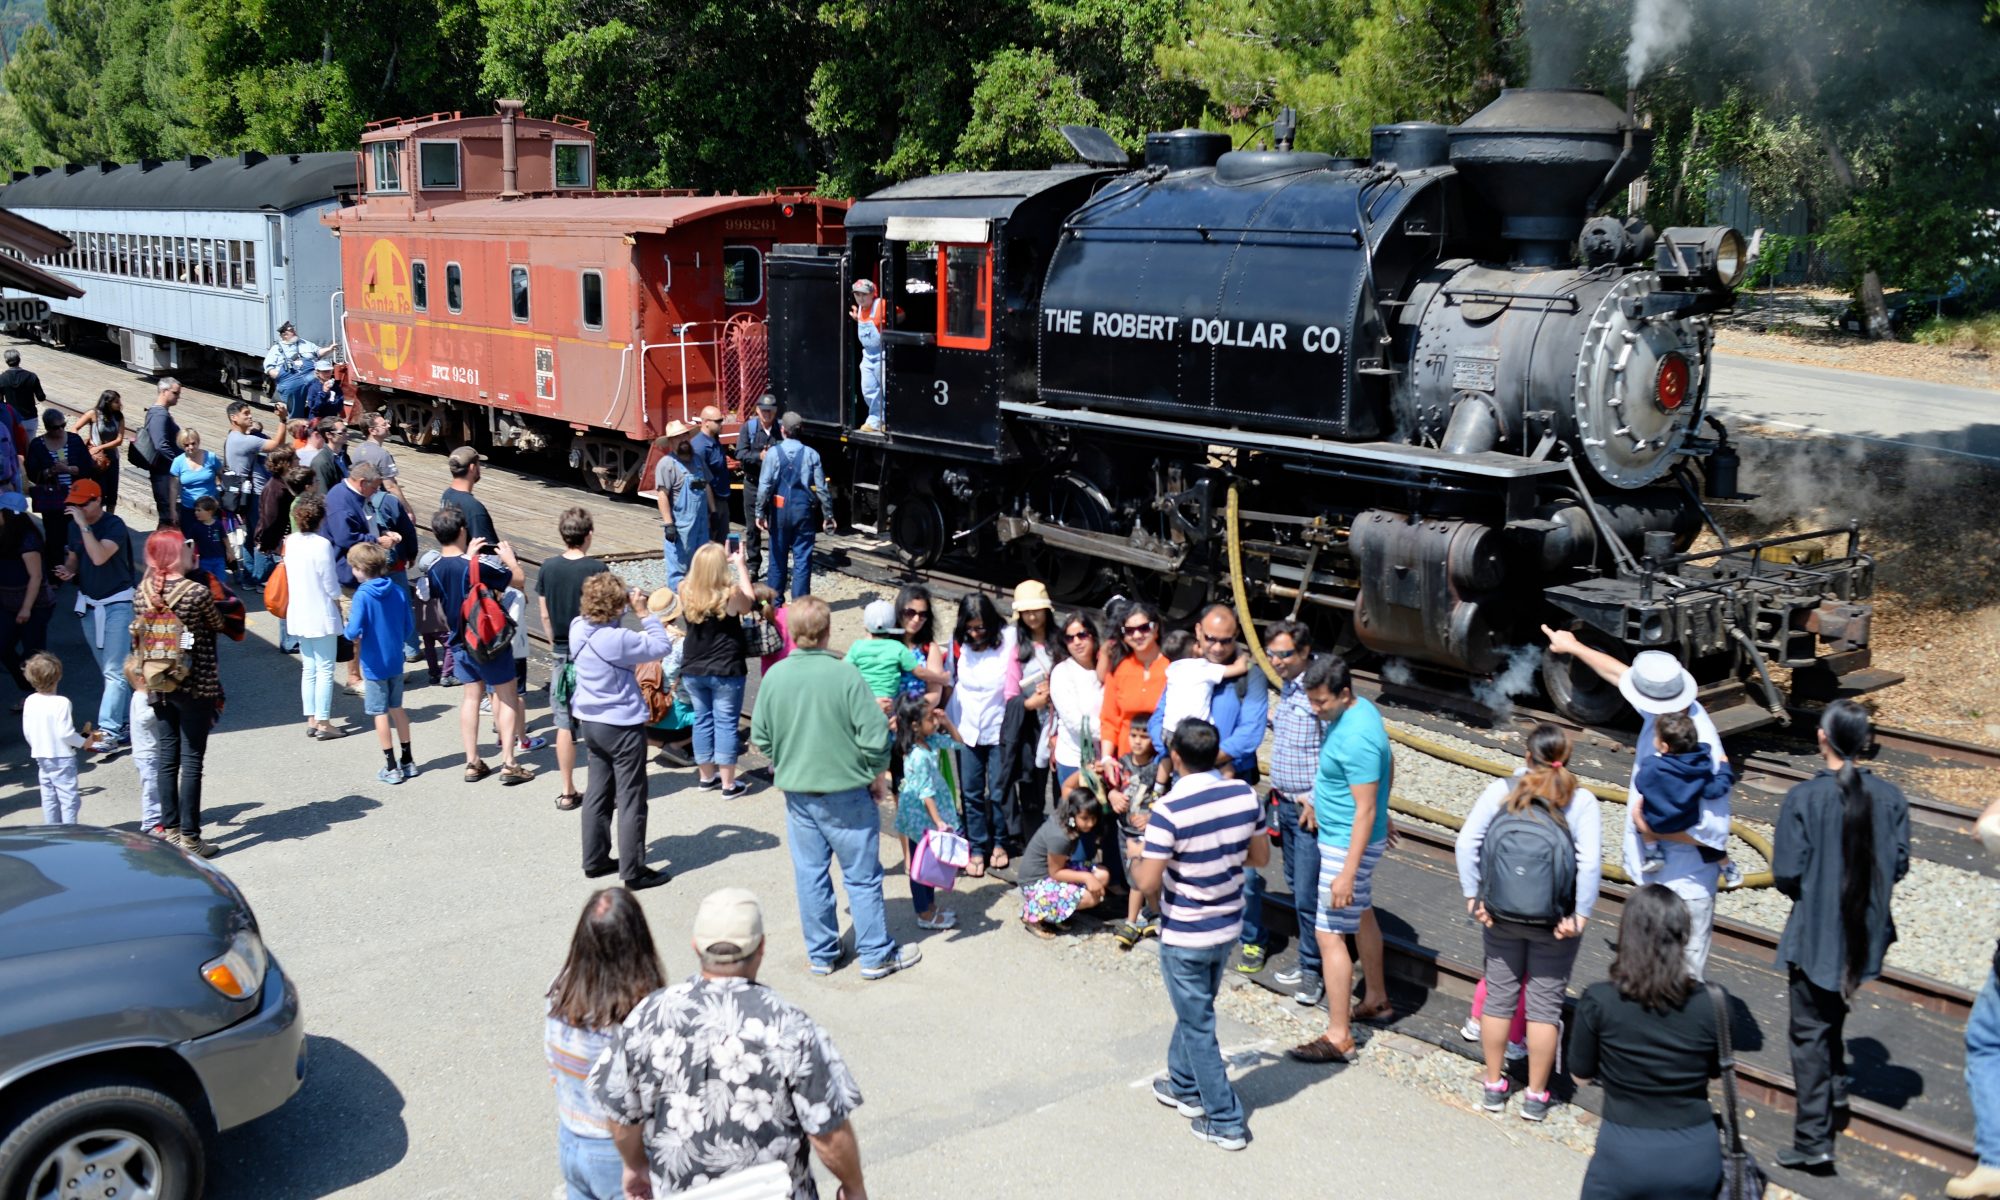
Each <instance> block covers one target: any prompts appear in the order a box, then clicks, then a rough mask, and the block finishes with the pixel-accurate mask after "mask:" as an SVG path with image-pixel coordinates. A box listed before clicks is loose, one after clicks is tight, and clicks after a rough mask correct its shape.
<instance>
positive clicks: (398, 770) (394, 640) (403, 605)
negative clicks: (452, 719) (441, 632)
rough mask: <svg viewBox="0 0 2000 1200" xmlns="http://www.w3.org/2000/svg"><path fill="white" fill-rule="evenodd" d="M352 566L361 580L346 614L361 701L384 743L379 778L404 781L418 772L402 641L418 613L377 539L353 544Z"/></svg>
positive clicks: (350, 568)
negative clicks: (399, 750) (399, 752)
mask: <svg viewBox="0 0 2000 1200" xmlns="http://www.w3.org/2000/svg"><path fill="white" fill-rule="evenodd" d="M347 566H348V569H349V570H351V571H353V572H354V578H355V581H356V586H355V589H354V602H353V604H352V605H351V606H350V607H349V608H348V614H347V630H346V633H347V640H349V641H351V642H353V643H354V644H355V645H356V646H357V647H359V653H360V657H361V680H362V685H363V692H364V693H365V695H364V696H363V699H362V706H363V709H364V711H366V712H367V713H368V715H369V716H371V717H374V718H375V737H376V739H377V740H378V741H380V743H381V745H382V769H381V770H379V771H377V772H375V778H377V779H379V780H381V781H382V782H383V783H401V782H403V781H404V780H405V779H415V778H416V777H417V763H416V759H414V758H413V757H411V755H410V714H409V713H408V712H405V711H404V709H403V643H404V642H405V641H406V640H407V639H408V638H409V636H410V631H411V628H412V627H413V625H414V624H415V621H416V618H415V616H414V615H412V613H411V612H410V600H409V597H407V596H405V595H404V594H403V590H402V589H401V588H399V587H397V586H396V583H395V581H394V580H392V579H390V578H389V577H388V570H389V555H388V552H387V551H385V550H383V549H382V547H381V546H380V545H379V544H378V543H376V542H356V543H355V544H354V545H353V546H350V547H349V548H348V551H347ZM391 725H394V726H395V729H396V737H397V739H398V740H400V741H401V742H402V743H403V758H402V761H401V762H398V761H397V760H396V749H395V746H394V745H393V744H392V743H391V742H390V741H389V727H390V726H391Z"/></svg>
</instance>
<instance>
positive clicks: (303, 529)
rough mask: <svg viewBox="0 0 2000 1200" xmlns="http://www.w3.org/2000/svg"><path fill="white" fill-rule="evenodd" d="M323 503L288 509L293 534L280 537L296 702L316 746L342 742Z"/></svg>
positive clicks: (336, 595)
mask: <svg viewBox="0 0 2000 1200" xmlns="http://www.w3.org/2000/svg"><path fill="white" fill-rule="evenodd" d="M325 520H326V501H324V500H321V499H320V498H319V497H318V496H306V497H305V498H303V499H301V500H300V501H299V502H298V503H297V504H294V505H293V506H292V521H293V522H294V523H295V524H296V525H297V526H298V532H297V533H294V534H291V535H290V536H288V537H286V538H285V543H284V559H285V586H286V587H287V588H288V589H289V590H290V592H291V602H290V607H289V608H288V609H287V610H286V612H285V628H286V630H287V632H289V633H290V634H291V636H292V637H294V638H297V639H298V643H299V703H300V705H301V707H302V708H303V709H304V711H305V716H306V736H307V737H309V738H317V739H319V740H320V741H328V742H330V741H332V740H334V739H335V738H341V737H346V736H347V734H346V732H345V731H344V730H342V729H340V728H339V727H337V726H335V725H334V723H333V721H332V720H331V717H332V716H333V664H334V660H335V658H336V657H337V656H338V654H339V651H340V629H341V626H342V624H344V622H342V620H341V619H340V578H339V576H337V575H335V574H334V564H333V543H332V542H331V541H328V540H327V539H326V538H325V537H323V536H321V534H320V525H321V524H322V523H324V522H325Z"/></svg>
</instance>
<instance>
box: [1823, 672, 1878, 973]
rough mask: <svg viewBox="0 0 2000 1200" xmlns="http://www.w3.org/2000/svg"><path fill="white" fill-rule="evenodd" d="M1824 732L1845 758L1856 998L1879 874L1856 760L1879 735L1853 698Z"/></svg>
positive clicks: (1849, 963) (1844, 852) (1845, 924)
mask: <svg viewBox="0 0 2000 1200" xmlns="http://www.w3.org/2000/svg"><path fill="white" fill-rule="evenodd" d="M1819 729H1820V732H1821V733H1823V734H1825V735H1826V748H1827V749H1828V750H1829V751H1831V752H1832V753H1833V754H1834V755H1835V756H1836V757H1838V758H1839V759H1840V771H1839V773H1838V774H1837V775H1835V776H1834V780H1835V782H1837V783H1838V784H1839V785H1840V926H1841V935H1842V938H1843V941H1844V946H1843V949H1844V950H1845V951H1846V953H1845V955H1844V957H1845V959H1846V964H1845V968H1844V970H1843V971H1842V972H1841V994H1842V995H1845V996H1852V995H1853V994H1854V990H1855V989H1856V988H1858V987H1860V986H1861V971H1862V968H1863V967H1864V966H1865V965H1866V963H1867V961H1868V939H1869V926H1868V901H1869V899H1870V898H1871V897H1872V896H1873V895H1874V892H1875V875H1876V863H1875V802H1874V800H1872V799H1871V798H1870V797H1869V795H1868V788H1867V787H1866V785H1865V784H1864V783H1863V781H1862V778H1861V769H1860V768H1859V767H1857V766H1855V765H1854V760H1855V759H1857V758H1863V757H1866V756H1867V755H1868V754H1869V752H1870V750H1871V748H1872V747H1873V744H1874V740H1875V734H1874V729H1873V728H1872V727H1871V726H1870V724H1869V721H1868V710H1867V709H1865V708H1863V707H1861V706H1860V705H1859V704H1856V703H1855V702H1854V701H1852V700H1836V701H1834V702H1833V703H1832V704H1829V705H1827V706H1826V711H1825V712H1824V713H1823V714H1821V716H1820V719H1819Z"/></svg>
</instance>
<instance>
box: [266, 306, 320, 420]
mask: <svg viewBox="0 0 2000 1200" xmlns="http://www.w3.org/2000/svg"><path fill="white" fill-rule="evenodd" d="M318 357H319V347H318V346H315V345H313V344H312V343H311V342H309V341H307V340H305V339H304V338H302V337H300V336H299V331H298V327H297V326H295V325H293V324H292V323H291V322H290V321H287V322H285V323H284V324H283V325H280V326H278V340H277V342H276V343H275V344H273V345H272V347H271V348H270V350H268V351H266V352H265V354H264V374H265V375H267V376H269V377H270V379H271V390H272V391H273V392H274V393H276V395H277V399H278V403H280V404H282V405H284V406H285V408H286V409H287V410H289V411H291V412H302V411H304V410H303V409H302V408H301V407H300V406H299V396H300V394H301V393H303V392H304V391H305V390H306V385H307V384H309V383H311V382H312V380H313V360H314V359H316V358H318Z"/></svg>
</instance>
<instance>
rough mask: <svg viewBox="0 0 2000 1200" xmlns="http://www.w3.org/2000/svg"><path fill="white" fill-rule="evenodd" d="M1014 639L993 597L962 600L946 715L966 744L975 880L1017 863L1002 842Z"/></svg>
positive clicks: (965, 787) (964, 791) (963, 790)
mask: <svg viewBox="0 0 2000 1200" xmlns="http://www.w3.org/2000/svg"><path fill="white" fill-rule="evenodd" d="M1010 641H1011V639H1009V638H1008V637H1006V631H1005V627H1004V626H1003V625H1001V623H1000V610H999V609H998V608H995V607H994V606H993V598H992V597H991V596H988V595H987V594H986V593H984V592H967V593H966V594H965V595H964V596H963V597H961V598H960V599H959V602H958V628H957V629H956V630H955V631H953V633H952V639H951V642H952V647H951V648H952V655H951V657H952V663H951V671H952V686H951V699H950V700H949V702H947V704H946V707H945V715H946V716H948V717H950V718H951V724H952V726H953V728H955V729H957V730H958V738H959V741H960V742H961V743H962V744H963V745H964V746H965V752H964V753H963V754H960V755H959V756H958V757H959V764H960V772H961V777H960V779H959V793H960V797H961V800H962V802H963V804H964V806H965V837H966V840H967V841H968V842H970V843H971V844H972V860H971V862H970V863H969V864H968V865H967V866H966V874H968V875H972V876H974V877H977V876H981V875H984V874H986V868H987V866H988V865H991V866H994V867H1004V866H1006V865H1007V864H1008V863H1010V862H1012V861H1013V859H1011V858H1010V857H1008V854H1007V847H1006V846H1005V845H1003V844H1002V843H1003V842H1004V841H1005V839H1006V834H1007V816H1006V807H1005V801H1004V800H1003V799H1002V796H1001V792H1000V787H1001V784H1002V782H1003V780H1002V779H1001V774H1002V772H1001V770H1000V729H1001V726H1002V725H1003V724H1004V722H1005V719H1006V713H1007V701H1006V686H1007V671H1008V667H1009V662H1010V660H1011V659H1012V657H1013V653H1012V647H1011V645H1009V642H1010Z"/></svg>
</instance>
